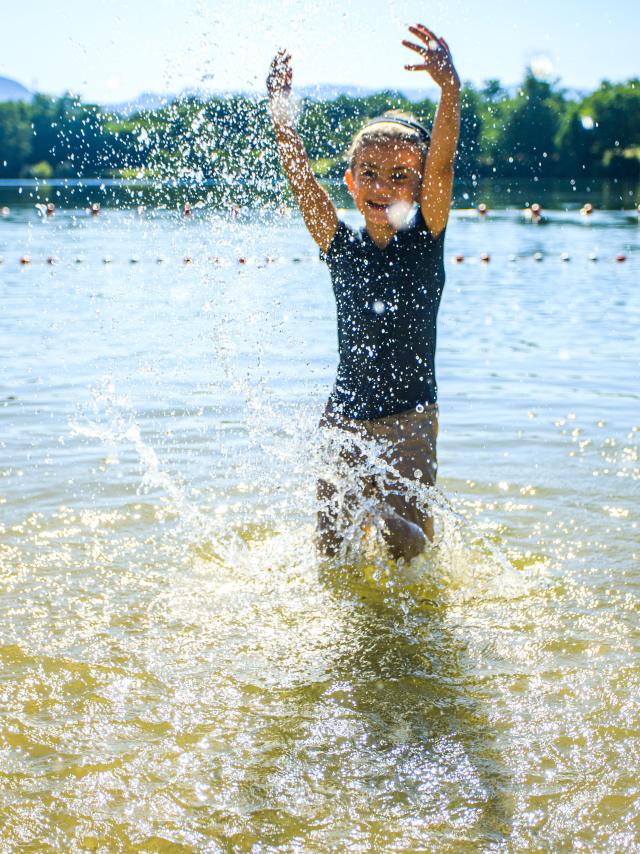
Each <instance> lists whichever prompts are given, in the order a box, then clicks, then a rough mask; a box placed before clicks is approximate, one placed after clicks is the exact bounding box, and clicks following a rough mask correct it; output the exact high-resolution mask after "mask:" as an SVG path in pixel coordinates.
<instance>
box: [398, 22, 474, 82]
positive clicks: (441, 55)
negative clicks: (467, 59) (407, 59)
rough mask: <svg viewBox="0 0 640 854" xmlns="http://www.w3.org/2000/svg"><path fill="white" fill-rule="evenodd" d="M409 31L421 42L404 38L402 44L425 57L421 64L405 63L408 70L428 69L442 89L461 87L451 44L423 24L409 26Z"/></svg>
mask: <svg viewBox="0 0 640 854" xmlns="http://www.w3.org/2000/svg"><path fill="white" fill-rule="evenodd" d="M409 32H410V33H412V34H413V35H414V36H416V38H417V39H419V40H420V42H421V44H414V42H410V41H406V40H403V42H402V44H403V45H404V46H405V47H408V48H409V50H414V51H415V52H416V53H419V54H420V56H422V57H423V60H424V61H423V63H422V64H421V65H405V69H406V70H407V71H426V72H428V73H429V74H430V75H431V79H432V80H433V82H434V83H436V84H437V85H438V86H440V88H441V89H444V88H447V87H451V86H455V87H457V88H460V78H459V77H458V72H457V71H456V69H455V67H454V65H453V59H452V57H451V51H450V49H449V45H448V44H447V43H446V41H445V40H444V39H442V38H440V39H439V38H438V37H437V36H436V35H435V33H432V32H431V30H429V29H427V27H425V26H424V25H423V24H416V25H415V27H409Z"/></svg>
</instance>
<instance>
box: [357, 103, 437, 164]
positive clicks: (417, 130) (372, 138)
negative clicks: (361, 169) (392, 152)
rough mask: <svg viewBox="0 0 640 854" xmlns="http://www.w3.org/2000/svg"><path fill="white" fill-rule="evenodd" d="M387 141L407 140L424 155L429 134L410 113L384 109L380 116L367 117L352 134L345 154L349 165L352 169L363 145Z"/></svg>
mask: <svg viewBox="0 0 640 854" xmlns="http://www.w3.org/2000/svg"><path fill="white" fill-rule="evenodd" d="M385 119H386V121H385ZM388 142H407V143H409V144H410V145H415V146H416V148H418V149H420V152H421V154H422V156H423V157H424V156H425V155H426V153H427V150H428V149H429V143H430V142H431V136H430V134H429V131H428V130H427V129H426V128H425V127H423V125H422V124H420V122H419V121H418V120H417V119H416V118H415V116H412V115H411V113H406V112H404V111H403V110H386V112H384V113H382V115H381V116H377V117H376V118H375V119H369V121H368V122H367V123H366V125H364V127H361V128H360V130H359V131H358V132H357V134H356V135H355V136H354V138H353V140H352V142H351V145H350V146H349V152H348V155H347V156H348V159H349V167H350V168H351V169H353V167H354V166H355V162H356V157H357V156H358V153H359V152H360V150H361V149H362V148H364V146H365V145H375V144H376V143H383V144H384V143H388Z"/></svg>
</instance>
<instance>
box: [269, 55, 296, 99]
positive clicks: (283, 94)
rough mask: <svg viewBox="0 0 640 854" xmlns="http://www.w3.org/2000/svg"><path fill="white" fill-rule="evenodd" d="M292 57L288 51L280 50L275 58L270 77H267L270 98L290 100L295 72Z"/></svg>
mask: <svg viewBox="0 0 640 854" xmlns="http://www.w3.org/2000/svg"><path fill="white" fill-rule="evenodd" d="M290 62H291V55H290V54H288V53H287V52H286V50H279V51H278V53H277V54H276V55H275V57H274V58H273V62H272V63H271V68H270V70H269V76H268V77H267V93H268V94H269V98H271V99H277V100H280V99H282V98H288V97H289V95H290V94H291V80H292V79H293V71H292V69H291V65H290V64H289V63H290Z"/></svg>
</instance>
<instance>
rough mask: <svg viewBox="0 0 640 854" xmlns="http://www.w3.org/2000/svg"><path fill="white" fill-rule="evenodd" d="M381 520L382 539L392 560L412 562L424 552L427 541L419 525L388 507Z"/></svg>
mask: <svg viewBox="0 0 640 854" xmlns="http://www.w3.org/2000/svg"><path fill="white" fill-rule="evenodd" d="M382 518H383V519H384V523H385V529H384V530H383V537H384V539H385V542H386V544H387V546H388V548H389V551H390V552H391V556H392V557H393V558H394V560H398V558H404V560H412V559H413V558H414V557H417V556H418V555H419V554H420V553H421V552H423V551H424V549H425V547H426V545H427V542H428V540H427V535H426V534H425V532H424V531H423V530H422V528H421V527H420V525H418V524H416V523H415V522H410V521H409V520H408V519H406V518H404V517H403V516H400V515H399V514H398V513H396V512H395V511H394V510H393V509H392V508H391V507H389V506H388V505H387V509H385V511H384V512H383V515H382Z"/></svg>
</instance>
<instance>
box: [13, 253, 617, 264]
mask: <svg viewBox="0 0 640 854" xmlns="http://www.w3.org/2000/svg"><path fill="white" fill-rule="evenodd" d="M553 257H557V258H559V260H560V261H562V262H564V263H567V262H569V261H571V259H572V256H571V255H570V254H569V253H568V252H561V253H560V254H559V255H557V256H553V255H547V254H545V253H544V252H540V251H537V252H533V253H532V254H531V255H516V254H515V253H513V252H512V253H510V254H509V255H507V256H506V259H507V261H508V262H509V263H510V264H513V263H515V262H516V261H519V260H526V259H527V258H530V259H532V260H533V261H535V262H536V263H540V262H541V261H544V260H545V258H553ZM476 259H477V260H479V261H480V262H481V263H483V264H489V263H490V262H491V261H492V255H491V254H490V253H489V252H482V253H481V254H480V255H478V256H473V255H472V256H466V255H464V254H463V253H462V252H459V253H457V254H456V255H452V256H450V258H449V260H451V261H453V262H454V263H456V264H463V263H464V262H465V261H471V262H473V261H475V260H476ZM612 259H613V260H614V261H616V262H617V263H623V262H625V261H627V259H628V256H627V255H626V253H624V252H618V253H617V254H616V255H614V256H612ZM71 260H72V262H73V263H74V264H77V265H82V264H85V263H87V259H86V257H85V256H84V255H75V256H73V257H72V259H71ZM114 260H115V259H114V258H113V256H111V255H104V256H103V257H102V259H101V262H102V264H105V265H109V264H113V263H114ZM144 260H147V259H142V258H141V257H140V256H139V255H131V256H130V257H129V258H127V259H126V261H127V262H128V263H129V264H131V265H137V264H141V263H143V261H144ZM148 260H149V261H154V262H155V263H156V264H165V263H166V262H167V261H169V260H170V259H168V258H167V257H166V256H165V255H157V256H156V257H155V258H149V259H148ZM197 260H198V259H197V258H196V257H194V256H193V255H183V256H182V258H181V262H182V264H187V265H188V264H195V263H196V261H197ZM205 260H206V261H208V262H209V263H211V264H214V265H215V266H228V265H229V264H233V263H234V260H235V263H236V264H239V265H240V266H247V265H253V264H257V265H265V264H276V263H287V262H289V263H292V264H302V263H304V262H311V263H314V262H316V261H318V257H317V256H316V255H309V256H299V255H293V256H291V257H289V258H286V257H282V256H278V257H276V256H274V255H266V256H264V257H262V258H252V257H249V256H247V255H239V256H238V257H237V258H235V259H223V258H220V256H218V255H209V256H208V257H207V258H206V259H205ZM587 260H589V261H591V262H596V261H599V260H601V259H600V256H599V255H598V253H597V252H596V251H592V252H589V253H588V255H587ZM44 261H45V263H46V264H50V265H54V264H60V263H61V259H60V258H59V257H58V256H57V255H47V256H46V257H45V259H44ZM4 263H5V259H4V258H2V257H0V264H4ZM19 263H20V264H21V265H22V266H28V265H30V264H32V263H34V262H33V259H32V257H31V256H30V255H28V254H24V255H21V256H20V257H19Z"/></svg>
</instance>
